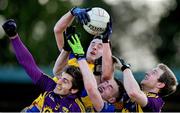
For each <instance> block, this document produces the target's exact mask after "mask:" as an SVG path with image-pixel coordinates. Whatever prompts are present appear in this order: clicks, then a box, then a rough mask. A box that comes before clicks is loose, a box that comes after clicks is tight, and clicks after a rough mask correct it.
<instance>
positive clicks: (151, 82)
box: [141, 67, 163, 89]
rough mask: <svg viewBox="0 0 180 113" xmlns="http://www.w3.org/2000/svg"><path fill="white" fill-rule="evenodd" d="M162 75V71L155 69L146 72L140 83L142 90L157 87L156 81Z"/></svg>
mask: <svg viewBox="0 0 180 113" xmlns="http://www.w3.org/2000/svg"><path fill="white" fill-rule="evenodd" d="M162 74H163V70H161V69H160V68H158V67H156V68H153V69H152V70H150V71H148V72H146V75H145V77H144V79H143V80H142V81H141V85H142V88H143V89H144V88H146V89H147V88H148V89H153V88H155V87H156V86H157V85H158V79H159V77H160V76H161V75H162Z"/></svg>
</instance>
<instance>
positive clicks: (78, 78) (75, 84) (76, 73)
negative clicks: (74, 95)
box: [64, 65, 84, 92]
mask: <svg viewBox="0 0 180 113" xmlns="http://www.w3.org/2000/svg"><path fill="white" fill-rule="evenodd" d="M64 72H66V73H68V74H69V75H71V76H72V78H73V80H72V89H78V90H79V92H80V91H82V89H84V83H83V79H82V73H81V71H80V69H79V67H75V66H72V65H68V66H66V67H65V68H64Z"/></svg>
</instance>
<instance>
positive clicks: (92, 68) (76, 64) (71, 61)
mask: <svg viewBox="0 0 180 113" xmlns="http://www.w3.org/2000/svg"><path fill="white" fill-rule="evenodd" d="M68 65H73V66H77V67H79V64H78V63H77V59H76V58H72V59H70V60H68ZM88 66H89V68H90V70H91V71H93V70H94V64H89V63H88Z"/></svg>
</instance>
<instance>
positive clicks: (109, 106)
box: [100, 102, 115, 112]
mask: <svg viewBox="0 0 180 113" xmlns="http://www.w3.org/2000/svg"><path fill="white" fill-rule="evenodd" d="M100 112H115V106H114V105H113V104H110V103H107V102H104V106H103V109H102V110H101V111H100Z"/></svg>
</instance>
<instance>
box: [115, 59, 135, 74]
mask: <svg viewBox="0 0 180 113" xmlns="http://www.w3.org/2000/svg"><path fill="white" fill-rule="evenodd" d="M113 60H114V62H116V63H117V66H118V68H119V69H121V71H122V72H123V71H124V70H125V69H127V68H130V67H131V65H130V64H128V63H127V62H126V61H125V60H124V59H122V58H119V57H115V56H113Z"/></svg>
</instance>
